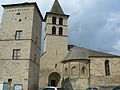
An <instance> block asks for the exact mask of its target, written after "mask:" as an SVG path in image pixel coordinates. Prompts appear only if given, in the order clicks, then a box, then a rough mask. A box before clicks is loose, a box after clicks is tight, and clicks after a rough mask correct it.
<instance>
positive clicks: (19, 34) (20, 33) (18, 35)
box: [15, 30, 22, 40]
mask: <svg viewBox="0 0 120 90" xmlns="http://www.w3.org/2000/svg"><path fill="white" fill-rule="evenodd" d="M21 35H22V31H21V30H20V31H16V34H15V39H16V40H19V39H21Z"/></svg>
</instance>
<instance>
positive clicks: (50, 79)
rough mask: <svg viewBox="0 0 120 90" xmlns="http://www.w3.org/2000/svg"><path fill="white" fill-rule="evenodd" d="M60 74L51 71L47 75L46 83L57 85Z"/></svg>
mask: <svg viewBox="0 0 120 90" xmlns="http://www.w3.org/2000/svg"><path fill="white" fill-rule="evenodd" d="M60 78H61V76H60V74H59V73H57V72H52V73H51V74H50V75H49V77H48V85H49V86H54V87H57V86H58V84H59V82H60Z"/></svg>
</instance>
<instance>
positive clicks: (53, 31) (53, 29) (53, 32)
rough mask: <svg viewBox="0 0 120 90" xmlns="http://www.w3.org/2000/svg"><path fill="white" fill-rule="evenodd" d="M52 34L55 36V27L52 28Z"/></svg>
mask: <svg viewBox="0 0 120 90" xmlns="http://www.w3.org/2000/svg"><path fill="white" fill-rule="evenodd" d="M52 34H56V27H55V26H53V27H52Z"/></svg>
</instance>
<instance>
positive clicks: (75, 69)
mask: <svg viewBox="0 0 120 90" xmlns="http://www.w3.org/2000/svg"><path fill="white" fill-rule="evenodd" d="M76 71H77V68H76V66H73V67H72V68H71V75H72V76H76Z"/></svg>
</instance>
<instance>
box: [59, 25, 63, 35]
mask: <svg viewBox="0 0 120 90" xmlns="http://www.w3.org/2000/svg"><path fill="white" fill-rule="evenodd" d="M59 35H63V28H62V27H60V28H59Z"/></svg>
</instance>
